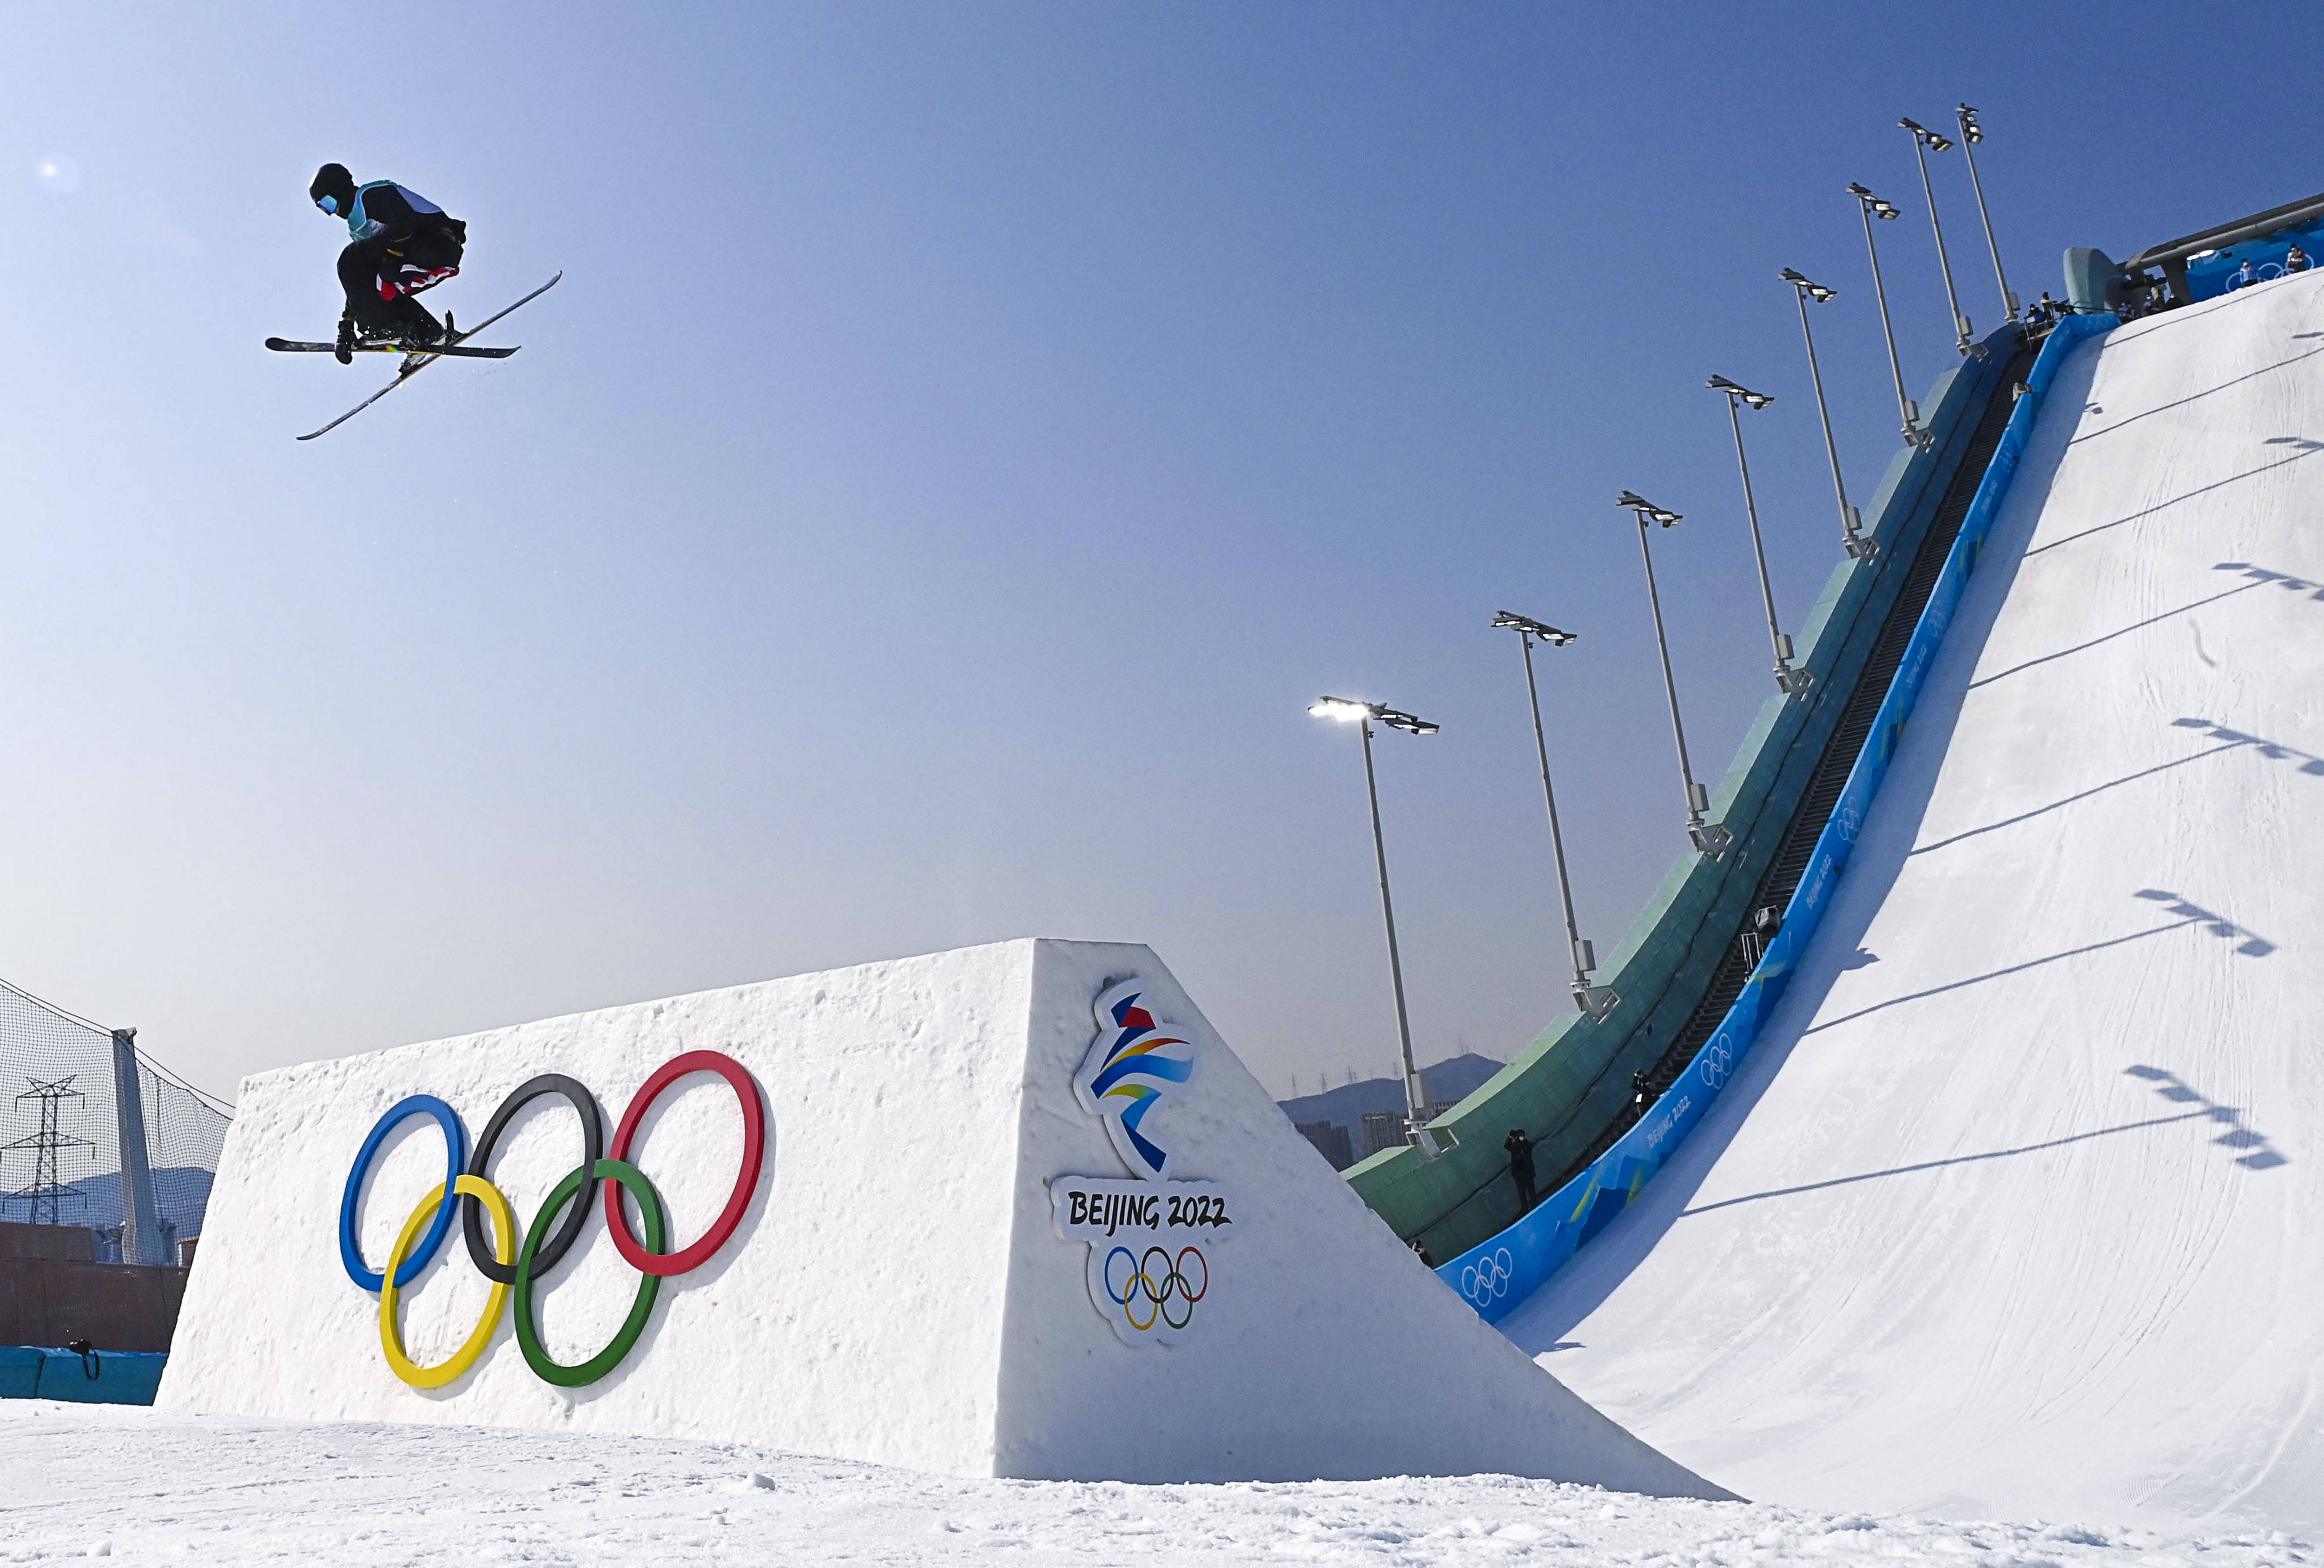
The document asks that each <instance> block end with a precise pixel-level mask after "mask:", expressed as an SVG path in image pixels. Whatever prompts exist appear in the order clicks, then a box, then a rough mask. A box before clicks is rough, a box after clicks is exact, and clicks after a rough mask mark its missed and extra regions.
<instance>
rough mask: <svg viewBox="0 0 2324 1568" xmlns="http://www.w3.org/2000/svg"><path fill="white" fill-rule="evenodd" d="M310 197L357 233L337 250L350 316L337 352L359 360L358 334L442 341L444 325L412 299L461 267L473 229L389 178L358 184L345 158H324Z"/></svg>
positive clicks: (414, 342) (344, 319)
mask: <svg viewBox="0 0 2324 1568" xmlns="http://www.w3.org/2000/svg"><path fill="white" fill-rule="evenodd" d="M307 194H308V195H309V197H310V198H313V200H314V203H315V205H316V206H317V207H318V208H322V209H323V211H325V212H327V213H328V214H330V215H331V216H332V217H340V218H345V219H346V225H347V232H348V234H350V235H353V236H354V238H353V240H352V242H351V243H350V244H348V246H347V248H346V249H345V250H343V251H341V252H340V253H339V286H340V287H341V288H342V289H344V290H346V297H347V305H346V314H345V315H343V316H341V317H340V318H339V336H338V341H337V343H336V344H334V345H333V346H332V353H333V354H334V355H336V356H337V359H338V362H339V363H340V364H354V363H355V345H356V342H357V340H358V339H359V338H361V339H368V340H370V341H373V342H379V341H382V340H390V341H393V342H397V343H400V344H402V345H404V346H408V347H423V346H427V345H429V344H435V343H440V342H442V341H443V340H444V336H445V326H444V323H443V322H441V321H438V320H437V319H436V318H435V317H434V316H433V315H431V314H430V313H429V309H428V308H427V307H426V306H424V305H422V304H421V303H420V301H419V300H417V299H415V298H413V296H415V295H417V294H419V293H420V292H421V291H424V290H428V289H432V288H434V287H435V286H436V285H437V284H438V283H440V282H442V281H444V280H445V279H447V278H449V277H452V276H454V275H455V274H456V273H457V272H459V270H460V255H461V252H462V250H463V249H464V248H465V247H466V244H467V242H468V226H467V225H466V224H465V223H463V222H461V221H460V220H459V219H458V218H457V217H449V216H447V214H446V213H445V211H444V209H443V208H440V207H438V206H437V205H436V204H435V203H434V202H432V201H429V199H428V198H426V197H424V196H421V195H420V193H419V192H418V191H415V190H411V189H406V188H405V187H403V186H401V185H398V184H397V183H396V182H395V181H394V180H372V181H371V182H370V183H368V184H365V185H357V184H356V183H355V176H354V175H353V174H350V173H349V172H347V169H346V165H345V164H343V163H326V164H324V165H323V167H322V168H321V169H319V170H318V171H316V173H315V180H314V183H313V184H311V185H309V187H308V188H307Z"/></svg>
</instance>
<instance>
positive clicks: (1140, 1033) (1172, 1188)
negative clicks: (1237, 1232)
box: [1049, 977, 1237, 1345]
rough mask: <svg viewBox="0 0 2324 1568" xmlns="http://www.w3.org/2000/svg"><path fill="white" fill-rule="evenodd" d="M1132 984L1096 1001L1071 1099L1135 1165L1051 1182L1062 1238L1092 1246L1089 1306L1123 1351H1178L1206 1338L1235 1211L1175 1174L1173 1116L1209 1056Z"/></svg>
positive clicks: (1053, 1213)
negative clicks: (1215, 1266)
mask: <svg viewBox="0 0 2324 1568" xmlns="http://www.w3.org/2000/svg"><path fill="white" fill-rule="evenodd" d="M1146 993H1147V986H1146V983H1145V982H1143V981H1140V980H1138V979H1136V978H1134V977H1133V978H1131V979H1129V980H1125V981H1120V982H1117V983H1115V984H1112V985H1109V986H1107V987H1106V988H1105V989H1104V990H1103V991H1102V992H1099V993H1098V997H1097V1001H1096V1003H1095V1006H1094V1009H1093V1010H1094V1012H1095V1014H1096V1019H1097V1028H1098V1033H1097V1038H1096V1039H1094V1040H1093V1041H1091V1042H1090V1048H1089V1051H1088V1054H1087V1055H1086V1056H1084V1058H1083V1060H1082V1065H1081V1068H1080V1070H1079V1071H1078V1072H1076V1073H1075V1074H1074V1100H1075V1101H1076V1102H1078V1103H1079V1104H1080V1105H1081V1108H1082V1109H1083V1110H1084V1111H1088V1112H1089V1113H1090V1114H1091V1115H1093V1116H1095V1117H1097V1118H1099V1119H1100V1120H1101V1121H1103V1123H1104V1125H1105V1130H1106V1136H1107V1137H1108V1138H1109V1139H1111V1141H1112V1143H1113V1147H1114V1151H1115V1152H1116V1153H1117V1154H1119V1155H1120V1157H1121V1162H1122V1164H1123V1165H1125V1166H1127V1167H1129V1168H1130V1179H1129V1180H1124V1179H1122V1178H1121V1177H1119V1176H1056V1177H1054V1178H1052V1179H1051V1181H1050V1183H1049V1208H1050V1217H1051V1220H1052V1222H1054V1223H1055V1225H1056V1231H1057V1235H1058V1237H1059V1239H1061V1240H1063V1241H1081V1242H1084V1243H1085V1244H1086V1246H1087V1255H1086V1258H1085V1260H1084V1269H1083V1275H1084V1283H1085V1285H1086V1287H1087V1288H1088V1291H1089V1299H1090V1305H1092V1306H1094V1307H1095V1308H1097V1313H1098V1315H1099V1316H1100V1317H1102V1318H1103V1319H1105V1321H1106V1322H1107V1324H1110V1325H1111V1327H1112V1329H1113V1332H1114V1333H1115V1335H1116V1336H1117V1337H1119V1338H1120V1340H1121V1342H1123V1343H1125V1344H1133V1345H1150V1344H1173V1343H1176V1342H1179V1341H1181V1340H1183V1339H1185V1338H1187V1337H1188V1336H1190V1335H1191V1334H1194V1333H1198V1332H1200V1331H1199V1329H1198V1326H1197V1325H1198V1324H1200V1323H1201V1322H1202V1320H1203V1316H1204V1307H1205V1305H1206V1304H1209V1303H1212V1302H1214V1301H1215V1299H1216V1298H1215V1297H1214V1296H1213V1295H1212V1287H1213V1278H1212V1258H1213V1255H1214V1253H1215V1252H1216V1250H1217V1249H1218V1246H1219V1243H1221V1242H1222V1241H1225V1240H1226V1239H1227V1238H1228V1237H1230V1236H1231V1235H1232V1234H1233V1233H1234V1225H1235V1220H1236V1217H1237V1205H1236V1204H1235V1202H1234V1200H1233V1199H1232V1197H1231V1195H1230V1194H1228V1192H1227V1190H1226V1189H1225V1188H1224V1187H1223V1186H1222V1185H1219V1184H1218V1183H1216V1182H1205V1181H1179V1180H1176V1179H1173V1177H1172V1176H1168V1175H1167V1174H1165V1173H1166V1172H1167V1171H1169V1170H1170V1169H1171V1168H1172V1167H1171V1160H1172V1157H1173V1155H1174V1154H1175V1153H1176V1146H1177V1143H1178V1139H1179V1136H1180V1134H1178V1133H1174V1131H1173V1130H1172V1126H1171V1117H1170V1111H1171V1108H1172V1106H1173V1105H1174V1104H1176V1103H1179V1102H1185V1101H1186V1100H1188V1099H1190V1098H1191V1097H1192V1092H1193V1090H1192V1086H1193V1085H1194V1082H1195V1080H1196V1077H1197V1069H1198V1067H1199V1065H1200V1064H1201V1060H1202V1047H1200V1045H1199V1044H1198V1042H1197V1039H1196V1038H1195V1031H1194V1030H1191V1029H1184V1028H1178V1027H1176V1026H1175V1025H1172V1024H1170V1023H1168V1022H1167V1021H1165V1020H1164V1019H1161V1018H1160V1017H1158V1016H1157V1014H1156V1013H1155V1012H1154V1010H1152V1008H1150V1007H1149V1006H1148V1003H1147V994H1146Z"/></svg>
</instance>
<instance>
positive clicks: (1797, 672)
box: [1702, 375, 1814, 696]
mask: <svg viewBox="0 0 2324 1568" xmlns="http://www.w3.org/2000/svg"><path fill="white" fill-rule="evenodd" d="M1702 384H1703V385H1705V386H1707V387H1709V388H1710V389H1711V391H1712V392H1724V393H1725V394H1726V395H1727V420H1728V423H1729V424H1730V425H1732V426H1733V427H1734V428H1735V466H1737V467H1738V468H1739V469H1741V470H1742V472H1743V511H1744V514H1745V515H1746V516H1748V517H1749V518H1750V520H1751V554H1752V556H1753V558H1755V559H1757V561H1758V563H1759V598H1760V600H1761V602H1762V603H1764V604H1766V606H1767V641H1768V644H1769V646H1771V647H1772V648H1773V649H1774V650H1775V689H1776V690H1778V691H1780V692H1782V693H1783V694H1784V696H1806V695H1807V689H1808V687H1809V685H1810V684H1811V682H1812V681H1813V679H1814V677H1812V676H1811V675H1810V674H1809V673H1808V672H1807V671H1806V670H1804V669H1793V668H1792V640H1791V639H1790V638H1788V637H1786V636H1784V629H1783V627H1782V626H1781V625H1779V624H1777V623H1776V620H1775V585H1774V584H1772V583H1770V582H1769V581H1768V580H1767V547H1766V543H1765V542H1764V541H1763V540H1761V539H1760V538H1759V503H1758V502H1757V500H1755V499H1754V498H1753V497H1752V494H1751V459H1750V458H1748V457H1745V456H1744V455H1743V415H1742V411H1741V410H1742V407H1743V405H1744V404H1746V403H1748V404H1750V405H1751V411H1752V412H1754V413H1757V412H1758V411H1759V410H1762V409H1764V408H1766V406H1767V405H1768V404H1770V403H1772V402H1774V401H1775V399H1773V398H1771V397H1769V396H1768V395H1767V394H1766V392H1753V391H1752V390H1751V389H1750V388H1749V387H1747V386H1743V385H1740V384H1738V383H1735V382H1731V381H1729V380H1728V379H1727V378H1726V377H1725V376H1723V375H1714V376H1712V377H1711V379H1710V380H1709V381H1707V382H1705V383H1702Z"/></svg>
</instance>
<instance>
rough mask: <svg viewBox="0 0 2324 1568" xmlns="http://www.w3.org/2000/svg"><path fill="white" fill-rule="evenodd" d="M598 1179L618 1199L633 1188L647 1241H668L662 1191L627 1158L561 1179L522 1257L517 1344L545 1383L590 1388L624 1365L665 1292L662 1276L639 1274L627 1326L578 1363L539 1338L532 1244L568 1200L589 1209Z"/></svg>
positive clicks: (607, 1161) (535, 1219) (519, 1262)
mask: <svg viewBox="0 0 2324 1568" xmlns="http://www.w3.org/2000/svg"><path fill="white" fill-rule="evenodd" d="M599 1181H608V1182H612V1183H614V1184H615V1185H614V1186H613V1187H609V1188H607V1189H606V1191H607V1194H608V1195H610V1196H611V1197H612V1198H613V1201H614V1202H615V1203H619V1202H620V1201H621V1193H620V1188H622V1187H627V1188H629V1189H630V1191H631V1192H632V1194H635V1196H636V1198H637V1200H638V1208H639V1209H640V1211H641V1212H642V1213H644V1215H645V1220H646V1242H647V1244H648V1245H649V1246H650V1247H652V1248H653V1249H654V1250H655V1251H657V1252H659V1250H661V1249H662V1248H663V1247H664V1246H665V1245H666V1244H668V1242H669V1230H668V1228H667V1226H666V1225H665V1224H664V1222H663V1214H662V1206H661V1194H659V1193H657V1192H656V1191H654V1189H653V1184H652V1183H651V1182H650V1181H648V1180H646V1178H645V1173H644V1172H642V1171H641V1170H639V1169H638V1167H635V1166H633V1165H630V1164H627V1163H625V1162H623V1161H622V1160H618V1159H601V1160H597V1161H595V1163H593V1164H590V1165H585V1166H581V1167H578V1168H576V1170H574V1171H573V1172H572V1173H571V1174H570V1175H568V1176H566V1178H565V1179H564V1180H563V1181H561V1182H558V1184H557V1186H556V1188H555V1189H554V1190H553V1191H551V1192H550V1193H549V1196H548V1198H547V1199H545V1200H544V1201H543V1202H542V1204H541V1205H540V1213H538V1214H535V1215H534V1216H533V1218H532V1227H531V1229H530V1230H528V1231H525V1233H524V1250H523V1252H521V1254H519V1255H518V1258H517V1264H516V1270H515V1273H516V1342H517V1348H518V1349H520V1350H521V1351H523V1352H524V1364H525V1365H526V1366H528V1367H530V1368H531V1369H532V1370H533V1375H534V1376H536V1377H538V1378H539V1379H540V1380H541V1381H542V1382H544V1383H554V1384H556V1385H557V1386H558V1388H584V1387H586V1386H587V1385H588V1384H591V1383H594V1382H595V1381H596V1380H597V1379H600V1378H602V1377H604V1375H605V1374H606V1373H608V1372H610V1371H612V1370H613V1369H614V1368H615V1367H617V1366H620V1365H621V1364H622V1357H623V1356H626V1355H628V1354H629V1353H630V1349H631V1347H632V1346H633V1345H635V1344H636V1343H637V1342H638V1336H639V1335H640V1334H641V1333H645V1332H646V1320H647V1319H648V1318H650V1317H651V1316H653V1308H654V1297H655V1296H656V1295H658V1294H659V1292H660V1290H661V1279H660V1277H659V1276H658V1275H654V1274H641V1275H639V1276H638V1293H637V1295H636V1296H635V1297H633V1298H632V1300H631V1302H630V1315H629V1316H628V1317H626V1318H624V1319H622V1326H621V1328H620V1329H619V1330H618V1331H616V1332H615V1333H614V1335H613V1342H611V1343H610V1344H608V1345H606V1347H605V1348H604V1350H602V1351H598V1352H597V1353H596V1354H595V1355H594V1356H591V1357H590V1358H589V1359H588V1360H586V1361H583V1362H582V1363H581V1364H580V1365H579V1366H577V1367H568V1366H566V1365H564V1364H562V1363H561V1362H558V1361H554V1360H550V1359H549V1351H547V1349H545V1348H544V1347H543V1346H542V1344H541V1342H540V1331H539V1329H538V1328H536V1327H534V1326H533V1321H532V1282H533V1280H534V1278H535V1277H537V1276H538V1275H539V1269H537V1268H533V1267H531V1265H532V1263H533V1247H534V1245H535V1244H536V1243H537V1242H538V1241H539V1240H540V1232H541V1228H542V1227H543V1226H545V1225H547V1224H548V1223H549V1216H550V1215H552V1214H554V1213H557V1211H558V1210H559V1209H561V1208H563V1207H564V1206H565V1205H566V1204H572V1205H573V1207H574V1210H575V1212H576V1213H588V1211H589V1197H588V1190H587V1189H588V1188H590V1187H591V1186H593V1185H595V1183H597V1182H599Z"/></svg>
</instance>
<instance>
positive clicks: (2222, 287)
mask: <svg viewBox="0 0 2324 1568" xmlns="http://www.w3.org/2000/svg"><path fill="white" fill-rule="evenodd" d="M2293 244H2298V245H2299V246H2300V248H2301V250H2303V251H2306V252H2307V253H2308V255H2309V258H2310V260H2311V261H2312V260H2314V259H2315V258H2316V257H2318V256H2324V248H2319V247H2324V224H2319V225H2318V226H2315V227H2313V228H2304V229H2278V230H2277V231H2276V232H2275V233H2273V234H2272V235H2264V236H2263V237H2261V238H2259V239H2255V240H2246V241H2244V242H2243V243H2242V244H2234V245H2229V246H2227V248H2226V249H2224V250H2218V251H2213V252H2212V253H2211V254H2209V255H2208V256H2205V257H2203V258H2202V259H2201V260H2200V261H2196V260H2193V259H2191V258H2190V260H2189V261H2188V263H2187V294H2188V298H2189V299H2190V300H2191V301H2193V302H2195V303H2198V304H2199V303H2200V302H2202V301H2203V300H2216V299H2218V297H2219V296H2220V295H2222V294H2225V293H2227V292H2229V291H2231V290H2233V289H2235V288H2236V286H2237V285H2236V274H2237V273H2238V272H2242V271H2243V266H2244V263H2245V262H2246V260H2248V261H2249V262H2250V263H2251V264H2252V267H2253V270H2254V271H2255V272H2258V273H2259V279H2260V281H2263V282H2264V281H2266V280H2268V279H2270V278H2280V277H2282V276H2283V259H2284V257H2286V256H2287V255H2289V254H2291V253H2292V245H2293Z"/></svg>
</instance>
